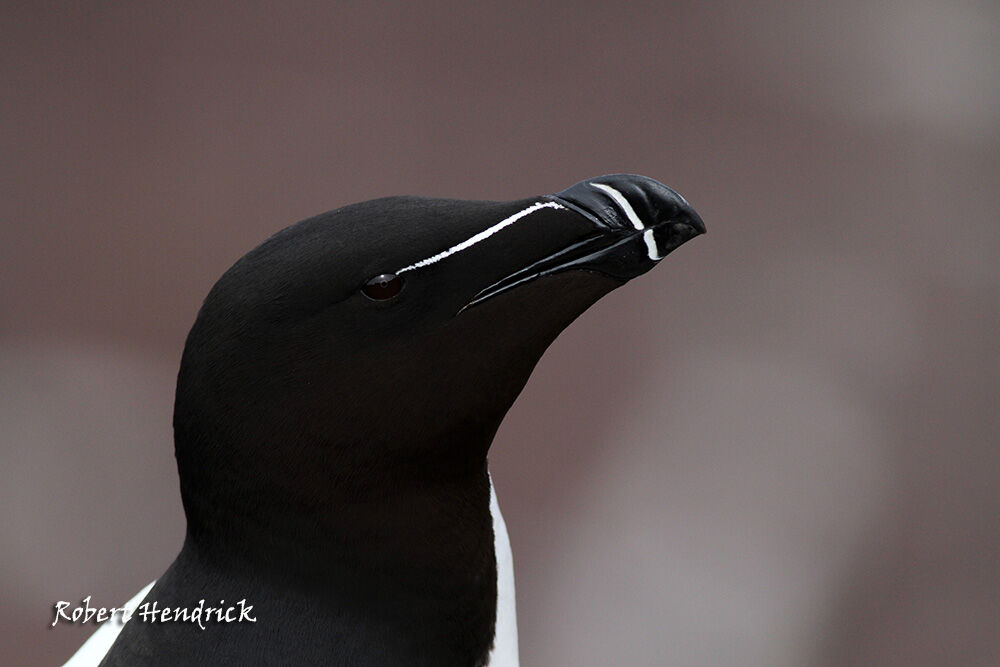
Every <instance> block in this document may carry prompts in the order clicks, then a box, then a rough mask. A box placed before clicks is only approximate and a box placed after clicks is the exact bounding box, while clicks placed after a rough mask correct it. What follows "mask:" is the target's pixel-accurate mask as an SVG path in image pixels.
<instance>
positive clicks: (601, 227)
mask: <svg viewBox="0 0 1000 667" xmlns="http://www.w3.org/2000/svg"><path fill="white" fill-rule="evenodd" d="M549 199H551V200H553V201H555V202H557V203H559V204H560V205H562V206H564V207H566V208H567V209H569V210H571V211H574V212H576V213H577V214H579V215H582V216H584V217H585V218H587V219H588V220H590V221H591V222H592V223H594V227H595V229H594V233H593V234H592V235H591V236H588V237H586V238H583V239H578V240H577V241H576V242H574V243H572V244H570V245H568V246H567V247H565V248H562V249H560V250H558V251H556V252H555V253H553V254H551V255H549V256H548V257H546V258H544V259H542V260H540V261H537V262H535V263H533V264H531V265H530V266H526V267H524V268H522V269H519V270H517V271H515V272H513V273H511V274H510V275H508V276H506V277H505V278H503V279H502V280H499V281H497V282H496V283H494V284H492V285H490V286H489V287H487V288H486V289H484V290H482V291H481V292H479V293H478V294H477V295H476V296H475V297H474V298H473V299H472V301H470V302H469V303H468V304H467V305H466V306H465V308H468V307H470V306H473V305H475V304H477V303H480V302H482V301H484V300H486V299H488V298H490V297H492V296H496V295H497V294H500V293H501V292H505V291H507V290H509V289H511V288H514V287H516V286H518V285H521V284H523V283H526V282H528V281H530V280H534V279H535V278H540V277H542V276H547V275H552V274H554V273H559V272H562V271H570V270H585V271H593V272H596V273H601V274H604V275H607V276H611V277H612V278H617V279H618V280H621V281H622V282H625V281H627V280H630V279H632V278H635V277H636V276H639V275H641V274H643V273H645V272H646V271H649V270H650V269H651V268H653V267H654V266H656V263H657V262H659V261H660V260H661V259H663V258H664V257H666V256H667V255H668V254H669V253H670V252H672V251H673V250H675V249H676V248H678V247H680V246H681V245H682V244H684V242H685V241H688V240H690V239H692V238H694V237H695V236H698V235H699V234H704V233H705V223H703V222H702V220H701V218H700V217H699V216H698V214H697V213H695V211H694V209H692V208H691V206H690V205H689V204H688V203H687V201H685V200H684V198H683V197H681V196H680V195H679V194H677V193H676V192H674V191H673V190H671V189H670V188H668V187H667V186H665V185H663V184H662V183H660V182H659V181H654V180H653V179H651V178H647V177H645V176H638V175H634V174H612V175H608V176H601V177H599V178H594V179H590V180H586V181H581V182H579V183H577V184H576V185H573V186H571V187H569V188H567V189H565V190H563V191H562V192H558V193H556V194H554V195H550V196H549ZM463 310H464V308H463Z"/></svg>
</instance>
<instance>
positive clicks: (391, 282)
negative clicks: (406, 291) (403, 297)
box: [361, 273, 403, 301]
mask: <svg viewBox="0 0 1000 667" xmlns="http://www.w3.org/2000/svg"><path fill="white" fill-rule="evenodd" d="M401 289H403V279H402V278H400V277H399V276H397V275H396V274H395V273H383V274H381V275H378V276H375V277H374V278H372V279H371V280H369V281H368V282H366V283H365V286H364V287H362V288H361V291H362V292H364V293H365V296H366V297H368V298H369V299H373V300H375V301H384V300H385V299H391V298H392V297H394V296H396V295H397V294H399V290H401Z"/></svg>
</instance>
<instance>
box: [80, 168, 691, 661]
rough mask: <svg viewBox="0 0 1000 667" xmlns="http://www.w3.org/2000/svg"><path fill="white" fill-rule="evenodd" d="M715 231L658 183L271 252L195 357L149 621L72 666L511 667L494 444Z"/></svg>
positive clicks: (453, 210)
mask: <svg viewBox="0 0 1000 667" xmlns="http://www.w3.org/2000/svg"><path fill="white" fill-rule="evenodd" d="M704 231H705V227H704V225H703V224H702V222H701V220H700V218H699V217H698V215H697V214H696V213H695V212H694V211H693V210H692V209H691V207H690V206H689V205H688V204H687V202H686V201H685V200H684V199H683V198H682V197H681V196H680V195H678V194H677V193H675V192H674V191H673V190H671V189H669V188H668V187H666V186H665V185H663V184H661V183H658V182H657V181H654V180H652V179H649V178H646V177H643V176H635V175H610V176H602V177H600V178H595V179H590V180H587V181H582V182H580V183H577V184H576V185H573V186H572V187H570V188H568V189H566V190H563V191H562V192H559V193H557V194H555V195H544V196H538V197H531V198H529V199H522V200H519V201H512V202H486V201H459V200H448V199H427V198H420V197H390V198H385V199H377V200H373V201H368V202H363V203H360V204H353V205H350V206H345V207H344V208H341V209H338V210H336V211H331V212H328V213H323V214H321V215H318V216H316V217H313V218H310V219H308V220H304V221H302V222H299V223H297V224H295V225H292V226H290V227H288V228H286V229H284V230H282V231H280V232H278V233H277V234H275V235H274V236H272V237H271V238H270V239H268V240H266V241H265V242H264V243H262V244H261V245H260V246H258V247H257V248H255V249H254V250H252V251H250V252H249V253H248V254H247V255H245V256H244V257H243V258H242V259H240V260H239V261H237V262H236V264H234V265H233V266H232V268H230V269H229V270H228V271H227V272H226V273H225V274H224V275H223V276H222V277H221V278H220V279H219V281H218V282H217V283H216V284H215V286H214V287H213V288H212V290H211V291H210V293H209V295H208V297H207V298H206V299H205V302H204V304H203V305H202V307H201V310H200V311H199V313H198V317H197V320H196V321H195V323H194V326H193V328H192V329H191V332H190V334H189V335H188V338H187V343H186V345H185V348H184V353H183V357H182V360H181V367H180V372H179V375H178V378H177V393H176V400H175V407H174V440H175V451H176V457H177V467H178V472H179V475H180V487H181V497H182V499H183V503H184V511H185V514H186V516H187V534H186V537H185V540H184V544H183V547H182V549H181V551H180V554H179V555H178V556H177V558H176V560H175V561H174V562H173V564H172V565H171V566H170V567H169V568H168V569H167V571H166V572H165V573H164V574H163V575H162V576H161V577H160V578H159V579H158V580H157V581H156V582H155V585H152V584H151V586H152V590H151V591H150V590H144V591H143V592H141V593H140V594H139V595H137V596H136V598H134V599H133V600H131V601H130V603H129V604H130V605H131V606H132V608H135V607H136V606H139V605H140V603H143V605H144V608H145V610H146V616H145V617H143V618H140V619H139V620H136V619H137V617H138V612H137V615H133V617H132V620H131V621H129V622H128V623H125V624H124V626H122V624H120V623H118V622H115V621H114V620H113V621H110V622H109V623H108V624H106V625H105V626H102V628H100V629H99V630H98V631H97V632H96V633H95V635H94V636H93V637H92V638H91V639H90V640H88V642H87V643H86V644H85V645H84V647H83V648H81V650H80V651H79V652H78V653H77V655H76V656H74V658H73V659H71V661H70V662H69V663H67V664H70V665H84V664H98V663H99V664H102V665H139V664H141V665H171V666H175V665H206V664H239V665H250V664H294V665H345V666H346V665H352V666H356V665H379V666H397V665H399V666H404V665H405V666H406V667H415V666H422V665H426V666H433V667H441V666H442V665H461V666H476V665H479V666H481V665H487V664H488V665H490V667H509V666H511V665H516V664H517V661H518V658H517V626H516V620H515V614H514V577H513V565H512V560H511V554H510V545H509V542H508V540H507V533H506V529H505V527H504V523H503V518H502V517H501V515H500V511H499V506H498V505H497V501H496V495H495V493H494V492H493V487H492V482H491V479H490V477H489V472H488V468H487V452H488V450H489V447H490V443H491V442H492V440H493V436H494V434H495V433H496V431H497V428H498V427H499V425H500V421H501V419H502V418H503V416H504V414H505V413H506V412H507V410H508V408H510V406H511V404H512V403H513V402H514V399H515V398H516V397H517V395H518V393H519V392H520V391H521V388H522V387H523V386H524V384H525V382H526V381H527V379H528V376H529V374H530V373H531V371H532V369H533V368H534V366H535V363H536V362H537V361H538V359H539V357H540V356H541V355H542V353H543V352H544V351H545V349H546V347H548V345H549V343H551V342H552V340H553V339H554V338H555V337H556V336H557V335H558V334H559V332H560V331H562V329H563V328H565V327H566V326H567V325H568V324H569V323H570V322H572V321H573V319H575V318H576V317H577V316H578V315H580V314H581V313H582V312H583V311H584V310H586V309H587V308H588V307H589V306H590V305H591V304H593V303H594V302H595V301H596V300H597V299H599V298H600V297H601V296H603V295H604V294H606V293H608V292H609V291H611V290H613V289H614V288H616V287H618V286H620V285H622V284H623V283H625V282H626V281H628V280H629V279H630V278H633V277H635V276H638V275H640V274H642V273H644V272H646V271H647V270H649V269H650V268H652V267H653V266H654V265H655V264H656V263H657V262H658V261H659V260H660V259H662V258H663V257H664V256H666V255H667V253H669V252H670V251H672V250H674V249H675V248H677V247H678V246H680V245H681V244H682V243H684V242H685V241H687V240H688V239H690V238H692V237H694V236H696V235H698V234H701V233H703V232H704ZM237 601H240V604H241V605H243V606H241V607H240V609H239V611H240V613H241V617H240V618H237V617H236V613H233V614H232V615H229V616H226V617H223V616H222V614H221V612H219V613H216V616H212V612H208V613H207V614H205V617H204V618H202V617H199V621H198V622H197V623H196V622H193V621H192V619H191V617H190V615H193V610H194V609H195V608H197V607H198V606H199V604H201V605H202V607H204V606H205V605H207V606H208V608H211V609H218V610H221V609H223V608H232V607H231V605H234V604H235V603H236V602H237ZM154 604H155V607H154V606H153V605H154ZM246 605H250V606H251V607H252V613H246V612H247V610H246V608H245V606H246ZM142 608H143V607H140V609H142ZM150 610H154V613H153V614H151V615H150V614H149V611H150ZM155 610H160V612H161V613H160V615H159V616H157V614H156V612H155ZM162 610H168V611H169V612H170V615H168V616H167V617H166V620H164V616H163V615H162ZM182 610H187V612H188V614H189V616H185V615H182V614H181V611H182ZM203 611H204V609H203ZM243 613H246V616H245V617H243V616H242V614H243ZM251 619H253V620H252V621H251Z"/></svg>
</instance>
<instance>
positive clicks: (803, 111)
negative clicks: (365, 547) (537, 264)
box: [0, 1, 1000, 667]
mask: <svg viewBox="0 0 1000 667" xmlns="http://www.w3.org/2000/svg"><path fill="white" fill-rule="evenodd" d="M35 4H41V3H31V5H29V4H28V3H24V4H21V3H18V4H17V5H15V4H14V3H4V4H3V9H2V24H3V27H4V30H3V32H4V40H3V41H4V46H3V47H2V53H3V57H2V59H0V71H2V84H3V85H2V89H3V93H2V103H0V137H2V139H0V141H2V156H3V157H2V159H0V170H2V178H0V221H2V230H3V236H2V239H3V242H2V244H0V275H2V277H3V280H2V282H0V471H2V475H3V478H2V480H0V481H2V484H0V600H2V607H0V646H2V647H3V648H2V649H0V650H2V653H3V656H2V657H0V662H3V663H9V664H54V663H56V662H59V661H61V660H63V659H65V658H67V657H68V656H69V655H70V654H71V653H72V652H73V650H74V649H75V648H76V646H78V645H79V643H80V642H81V641H82V640H83V639H84V637H85V636H86V635H87V634H88V633H89V632H90V630H91V629H90V628H79V627H69V626H65V625H59V626H57V627H56V628H51V629H50V628H49V627H47V626H48V623H49V622H51V619H52V604H53V603H54V602H55V601H56V600H60V599H63V600H79V599H80V598H81V597H82V596H84V595H87V594H92V595H93V596H94V602H95V604H103V605H107V606H111V605H114V604H116V603H119V602H122V601H124V600H125V599H127V598H128V597H130V596H131V595H132V594H133V593H135V592H136V591H137V590H138V589H139V588H140V587H141V586H143V585H144V584H146V583H147V582H148V581H149V580H150V579H152V578H154V577H156V576H158V575H159V574H160V572H161V571H162V570H163V569H164V568H165V567H166V565H167V564H168V563H169V562H170V561H171V560H172V558H173V556H174V555H175V553H176V551H177V549H178V548H179V546H180V541H181V536H182V532H183V515H182V512H181V506H180V499H179V495H178V489H177V480H176V476H175V469H174V463H173V455H172V444H171V429H170V415H171V409H172V400H173V381H174V374H175V372H176V366H177V363H178V360H179V358H180V352H181V348H182V345H183V340H184V335H185V334H186V331H187V328H188V327H189V326H190V324H191V323H192V322H193V319H194V315H195V313H196V310H197V308H198V306H199V304H200V302H201V299H202V297H203V296H204V295H205V293H206V292H207V290H208V288H209V287H210V286H211V284H212V283H213V282H214V280H215V279H216V278H217V277H218V276H219V275H220V274H221V272H222V271H223V270H224V269H225V268H227V267H228V266H229V265H230V264H231V263H232V262H233V261H234V260H235V259H236V258H237V257H239V256H240V255H242V254H243V253H244V252H246V251H247V250H248V249H250V248H251V247H252V246H254V245H255V244H256V243H258V242H259V241H260V240H262V239H263V238H265V237H266V236H267V235H269V234H270V233H272V232H273V231H275V230H277V229H278V228H280V227H283V226H285V225H287V224H289V223H291V222H294V221H295V220H298V219H301V218H303V217H306V216H309V215H312V214H314V213H317V212H320V211H323V210H327V209H331V208H335V207H337V206H340V205H342V204H345V203H348V202H352V201H358V200H362V199H368V198H371V197H375V196H380V195H387V194H400V193H412V194H425V195H435V196H453V197H462V198H481V199H512V198H520V197H523V196H528V195H530V194H536V193H546V192H553V191H557V190H560V189H562V188H564V187H566V186H568V185H570V184H571V183H574V182H576V181H578V180H580V179H583V178H586V177H590V176H596V175H599V174H602V173H608V172H616V171H629V172H638V173H642V174H647V175H649V176H653V177H655V178H657V179H659V180H662V181H664V182H665V183H667V184H669V185H671V186H673V187H675V188H676V189H677V190H679V191H680V192H681V193H683V194H684V195H685V196H686V197H687V198H688V199H689V200H690V201H691V202H692V204H693V205H694V206H695V207H696V208H697V210H698V211H699V212H700V213H701V215H702V216H703V217H704V219H705V221H706V222H707V224H708V227H709V234H708V236H706V237H704V238H700V239H698V240H696V241H695V242H693V243H691V244H690V245H688V246H686V247H684V248H682V249H681V250H680V251H678V252H677V254H676V255H673V256H671V257H670V258H669V260H667V261H665V262H664V264H663V266H661V267H660V268H659V269H658V270H656V271H654V272H652V273H651V274H649V275H647V276H645V277H643V278H642V279H640V280H637V281H635V283H634V284H632V285H630V286H629V287H628V288H627V289H623V290H620V291H618V292H616V293H614V294H612V295H610V296H608V297H607V298H605V299H604V300H603V301H602V302H601V303H599V304H598V305H597V306H596V307H594V308H593V309H592V310H591V311H589V312H588V313H586V315H585V316H584V317H582V318H581V319H580V320H579V321H578V322H577V323H576V324H574V325H573V327H571V328H570V329H569V330H568V331H567V332H566V333H565V334H564V335H563V336H562V337H561V338H560V339H559V340H558V341H557V342H556V343H555V344H554V345H553V347H552V349H551V350H550V351H549V353H548V354H547V356H546V357H545V358H544V359H543V361H542V363H541V364H540V366H539V368H538V370H537V371H536V373H535V375H534V376H533V378H532V380H531V382H530V383H529V385H528V387H527V389H526V390H525V392H524V394H523V395H522V397H521V398H520V400H519V402H518V403H517V404H516V405H515V407H514V409H513V410H512V411H511V414H510V415H509V417H508V419H507V421H506V422H505V424H504V426H503V428H502V429H501V432H500V434H499V436H498V439H497V441H496V443H495V446H494V450H493V452H492V465H493V474H494V478H495V480H496V484H497V488H498V491H499V495H500V499H501V504H502V506H503V507H504V513H505V515H506V517H507V522H508V525H509V527H510V532H511V538H512V542H513V546H514V554H515V561H516V564H517V576H518V600H519V620H520V632H521V638H522V641H521V652H522V661H523V664H524V665H525V666H526V667H527V666H534V665H624V664H629V665H633V664H634V665H667V664H669V665H696V666H717V665H780V666H796V665H907V666H909V665H996V664H1000V565H998V563H1000V484H998V479H1000V450H998V444H1000V443H998V438H997V428H998V424H997V420H996V414H997V400H998V399H997V397H998V395H1000V368H998V366H1000V362H998V359H1000V356H998V353H1000V349H998V348H1000V334H998V325H1000V317H998V315H1000V280H998V272H997V268H996V263H997V260H998V257H1000V252H998V251H1000V230H998V224H997V223H998V215H997V211H998V205H1000V131H998V127H1000V77H998V75H997V66H998V63H1000V41H998V40H997V37H996V36H997V34H1000V6H998V5H997V4H996V3H995V2H986V1H984V2H944V1H937V2H935V1H917V2H888V3H864V2H847V3H827V4H826V5H823V4H817V3H791V2H788V3H783V4H768V3H765V4H755V5H750V4H749V3H748V4H747V5H746V6H745V7H743V8H739V7H734V6H732V5H730V4H729V3H705V2H682V3H674V4H672V5H666V4H663V3H630V4H618V3H582V2H578V3H569V2H542V3H536V4H531V5H527V4H526V5H524V6H520V7H514V6H504V7H502V8H501V7H493V8H490V7H481V8H469V7H467V6H465V5H462V4H454V5H442V4H430V3H406V4H403V3H374V2H353V3H350V2H349V3H329V4H327V3H291V4H284V3H282V4H279V3H274V4H271V3H268V4H264V3H245V2H241V3H228V4H226V3H206V4H199V5H198V6H197V8H193V7H192V8H184V9H182V8H180V7H179V5H178V6H166V3H164V4H163V5H160V6H157V7H156V8H153V7H151V6H145V5H141V4H140V5H137V4H135V3H112V2H107V3H86V4H88V5H90V6H89V8H87V9H68V8H57V7H56V4H54V3H53V4H50V3H45V6H44V8H42V7H35V6H32V5H35ZM876 5H877V6H876Z"/></svg>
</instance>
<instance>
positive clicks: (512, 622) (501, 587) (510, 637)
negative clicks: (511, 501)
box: [488, 477, 519, 667]
mask: <svg viewBox="0 0 1000 667" xmlns="http://www.w3.org/2000/svg"><path fill="white" fill-rule="evenodd" d="M490 515H492V517H493V548H494V549H495V550H496V554H497V629H496V637H495V639H494V640H493V650H492V651H490V661H489V663H488V664H489V667H518V665H519V662H518V657H517V605H516V603H515V598H514V555H513V554H512V553H511V550H510V538H508V537H507V524H506V523H504V520H503V515H502V514H500V504H499V503H498V502H497V492H496V489H494V488H493V478H492V477H490Z"/></svg>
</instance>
